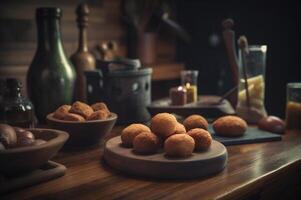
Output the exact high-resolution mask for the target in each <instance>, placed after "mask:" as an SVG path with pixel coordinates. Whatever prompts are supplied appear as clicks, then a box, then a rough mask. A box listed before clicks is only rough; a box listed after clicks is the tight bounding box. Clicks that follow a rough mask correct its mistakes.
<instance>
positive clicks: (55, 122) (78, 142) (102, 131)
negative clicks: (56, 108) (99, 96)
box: [46, 113, 117, 149]
mask: <svg viewBox="0 0 301 200" xmlns="http://www.w3.org/2000/svg"><path fill="white" fill-rule="evenodd" d="M116 120H117V115H116V114H115V113H111V116H110V117H109V118H108V119H104V120H92V121H84V122H72V121H64V120H59V119H56V118H54V117H53V113H51V114H49V115H47V118H46V121H47V124H48V125H49V126H50V127H51V128H53V129H58V130H62V131H66V132H67V133H69V135H70V138H69V140H68V141H67V142H66V144H65V146H64V148H67V149H77V148H84V147H90V146H94V145H97V144H99V142H100V141H101V140H102V139H103V138H104V136H105V135H106V134H107V133H109V132H110V131H111V130H112V128H113V126H114V125H115V122H116Z"/></svg>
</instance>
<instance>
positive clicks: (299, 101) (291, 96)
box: [285, 83, 301, 130]
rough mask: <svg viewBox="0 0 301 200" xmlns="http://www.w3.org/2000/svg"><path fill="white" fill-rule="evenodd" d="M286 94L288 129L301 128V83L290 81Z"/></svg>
mask: <svg viewBox="0 0 301 200" xmlns="http://www.w3.org/2000/svg"><path fill="white" fill-rule="evenodd" d="M286 95H287V99H286V102H287V103H286V116H285V118H286V119H285V121H286V129H288V130H290V129H297V130H301V83H288V84H287V88H286Z"/></svg>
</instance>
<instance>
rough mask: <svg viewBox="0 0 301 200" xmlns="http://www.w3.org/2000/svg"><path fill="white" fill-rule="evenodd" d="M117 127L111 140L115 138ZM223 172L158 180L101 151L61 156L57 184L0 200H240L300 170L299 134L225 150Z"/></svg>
mask: <svg viewBox="0 0 301 200" xmlns="http://www.w3.org/2000/svg"><path fill="white" fill-rule="evenodd" d="M119 132H120V127H117V128H114V129H113V131H112V133H111V134H110V136H109V137H112V136H114V135H117V134H118V133H119ZM227 149H228V153H229V160H228V164H227V166H226V168H225V169H224V171H223V172H221V173H219V174H217V175H214V176H210V177H206V178H198V179H193V180H155V179H145V178H139V177H133V176H128V175H124V174H121V173H120V172H117V171H114V170H112V169H110V168H109V167H108V166H106V165H105V164H104V163H103V162H101V157H102V149H101V148H96V149H95V148H94V149H90V150H85V151H81V152H77V153H75V152H72V153H70V152H69V153H59V154H58V155H57V156H56V157H55V158H54V159H53V160H54V161H56V162H59V163H61V164H64V165H65V166H66V167H67V172H66V175H65V176H63V177H60V178H58V179H55V180H52V181H49V182H46V183H42V184H39V185H36V186H32V187H29V188H26V189H23V190H19V191H17V192H13V193H9V194H7V195H6V196H3V197H1V198H0V199H18V200H19V199H30V198H34V199H85V200H86V199H185V200H187V199H203V198H205V199H217V198H220V199H237V198H240V197H244V196H245V195H247V194H249V193H250V192H252V191H255V190H256V189H258V188H259V187H261V186H262V185H263V184H267V183H269V181H271V180H272V179H275V178H277V177H280V176H281V174H283V173H289V172H290V171H292V170H296V169H298V167H299V168H300V166H301V132H297V131H290V132H289V131H287V132H286V134H285V135H284V136H283V140H282V141H278V142H268V143H258V144H247V145H237V146H230V147H227Z"/></svg>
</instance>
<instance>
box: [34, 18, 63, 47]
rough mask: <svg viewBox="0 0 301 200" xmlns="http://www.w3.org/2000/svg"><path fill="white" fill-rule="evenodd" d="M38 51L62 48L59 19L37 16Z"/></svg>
mask: <svg viewBox="0 0 301 200" xmlns="http://www.w3.org/2000/svg"><path fill="white" fill-rule="evenodd" d="M37 26H38V51H56V50H57V51H59V50H60V49H62V42H61V33H60V19H59V18H56V17H52V18H49V17H48V18H46V17H44V18H38V19H37Z"/></svg>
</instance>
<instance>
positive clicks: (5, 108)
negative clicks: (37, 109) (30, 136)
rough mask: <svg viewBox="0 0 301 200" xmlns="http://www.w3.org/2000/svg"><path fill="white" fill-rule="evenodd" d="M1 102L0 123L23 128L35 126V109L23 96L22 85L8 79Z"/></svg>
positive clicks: (12, 79) (15, 80)
mask: <svg viewBox="0 0 301 200" xmlns="http://www.w3.org/2000/svg"><path fill="white" fill-rule="evenodd" d="M3 88H4V89H3V96H2V98H1V102H0V123H5V124H9V125H11V126H18V127H23V128H33V127H34V126H35V115H34V107H33V105H32V103H31V102H30V101H29V100H28V99H26V98H24V97H23V96H22V94H21V88H22V84H21V82H20V81H18V80H17V79H14V78H8V79H6V81H5V84H4V87H3Z"/></svg>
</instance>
